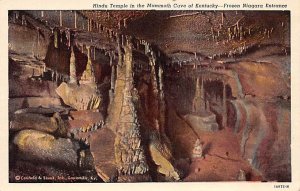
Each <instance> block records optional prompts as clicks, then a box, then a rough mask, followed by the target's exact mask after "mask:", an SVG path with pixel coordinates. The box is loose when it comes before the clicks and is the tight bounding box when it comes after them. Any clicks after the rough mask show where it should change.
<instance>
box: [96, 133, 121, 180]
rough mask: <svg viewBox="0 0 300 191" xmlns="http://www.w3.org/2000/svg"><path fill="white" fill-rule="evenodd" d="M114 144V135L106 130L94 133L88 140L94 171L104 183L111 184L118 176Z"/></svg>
mask: <svg viewBox="0 0 300 191" xmlns="http://www.w3.org/2000/svg"><path fill="white" fill-rule="evenodd" d="M114 143H115V134H114V133H113V132H112V131H111V130H110V129H108V128H102V129H99V130H97V131H95V132H94V133H93V135H92V136H91V139H90V148H91V152H92V155H93V157H94V164H95V169H96V171H97V173H98V175H99V176H100V177H101V178H102V179H103V181H104V182H113V181H115V180H116V178H117V175H118V171H117V165H116V163H115V155H114V150H115V149H114Z"/></svg>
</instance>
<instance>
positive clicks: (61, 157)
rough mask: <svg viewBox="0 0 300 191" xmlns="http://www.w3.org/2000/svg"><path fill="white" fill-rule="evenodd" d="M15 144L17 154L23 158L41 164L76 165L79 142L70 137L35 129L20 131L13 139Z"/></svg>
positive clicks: (69, 166) (67, 166) (68, 166)
mask: <svg viewBox="0 0 300 191" xmlns="http://www.w3.org/2000/svg"><path fill="white" fill-rule="evenodd" d="M13 143H14V144H15V145H16V146H17V149H18V156H19V157H20V158H21V159H23V160H29V161H36V162H38V163H42V164H55V165H58V166H61V167H62V166H63V167H66V168H71V167H76V166H77V160H78V150H79V148H80V147H79V144H78V143H76V142H73V141H72V140H70V139H64V138H55V137H54V136H52V135H50V134H47V133H44V132H40V131H36V130H23V131H20V132H19V133H18V134H17V135H16V136H15V137H14V140H13Z"/></svg>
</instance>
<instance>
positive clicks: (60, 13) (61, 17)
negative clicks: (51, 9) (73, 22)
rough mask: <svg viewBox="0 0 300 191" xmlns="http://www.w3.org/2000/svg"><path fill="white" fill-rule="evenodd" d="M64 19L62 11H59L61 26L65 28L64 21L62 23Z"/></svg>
mask: <svg viewBox="0 0 300 191" xmlns="http://www.w3.org/2000/svg"><path fill="white" fill-rule="evenodd" d="M62 19H63V16H62V11H59V26H61V27H62V26H63V21H62Z"/></svg>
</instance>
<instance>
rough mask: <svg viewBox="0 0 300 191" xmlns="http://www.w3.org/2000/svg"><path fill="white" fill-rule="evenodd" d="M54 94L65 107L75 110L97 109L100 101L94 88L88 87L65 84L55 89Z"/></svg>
mask: <svg viewBox="0 0 300 191" xmlns="http://www.w3.org/2000/svg"><path fill="white" fill-rule="evenodd" d="M56 93H57V94H58V95H59V96H60V97H61V98H62V100H63V102H64V103H65V104H66V105H69V106H71V107H73V108H75V109H76V110H91V109H98V108H99V107H100V105H101V102H102V99H101V96H100V94H99V93H98V92H97V90H96V89H95V88H92V87H90V86H88V85H84V84H83V85H80V86H78V85H76V84H67V83H65V82H63V83H61V85H60V86H59V87H58V88H57V89H56Z"/></svg>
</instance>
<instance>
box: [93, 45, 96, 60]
mask: <svg viewBox="0 0 300 191" xmlns="http://www.w3.org/2000/svg"><path fill="white" fill-rule="evenodd" d="M93 53H94V60H96V47H95V46H94V47H93Z"/></svg>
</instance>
